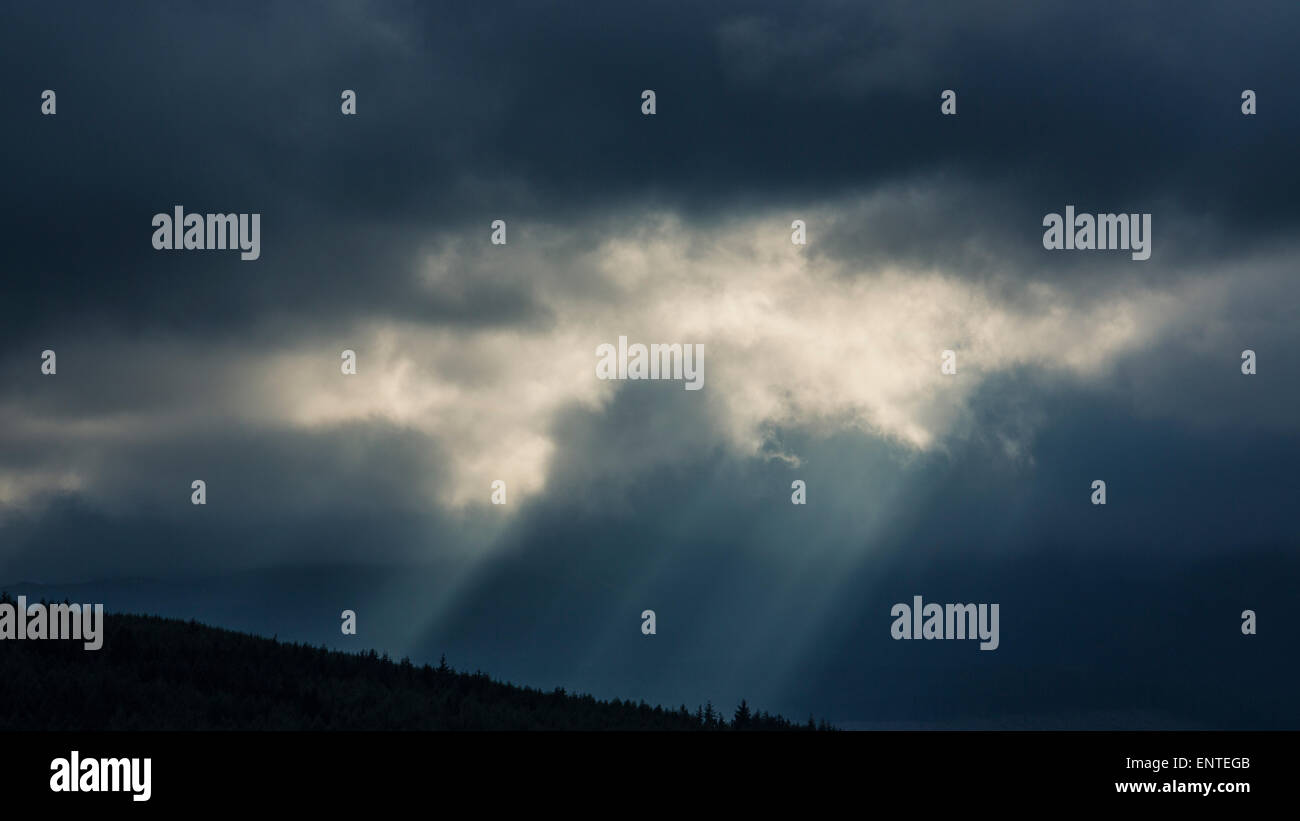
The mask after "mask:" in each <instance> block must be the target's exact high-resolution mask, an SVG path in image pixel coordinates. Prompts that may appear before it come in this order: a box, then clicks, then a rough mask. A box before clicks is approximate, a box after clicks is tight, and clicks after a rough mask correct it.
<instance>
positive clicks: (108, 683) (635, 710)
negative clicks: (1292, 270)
mask: <svg viewBox="0 0 1300 821" xmlns="http://www.w3.org/2000/svg"><path fill="white" fill-rule="evenodd" d="M0 600H3V601H8V602H11V603H12V602H13V599H12V598H10V597H8V596H7V595H6V596H3V597H0ZM104 621H105V624H104V627H103V629H104V631H105V634H104V645H103V648H102V649H100V650H98V651H94V652H90V651H86V650H84V649H83V648H82V644H81V642H79V641H50V640H26V639H24V640H4V641H0V671H3V672H2V674H0V729H5V730H78V731H95V730H800V729H802V730H812V729H829V727H828V725H827V724H826V722H825V721H823V722H821V724H815V723H814V721H813V719H811V718H809V719H808V721H807V722H806V723H794V722H791V721H789V720H787V719H785V718H783V717H781V716H778V715H771V714H769V713H766V712H755V711H753V710H752V709H751V708H750V706H749V705H748V704H747V703H745V702H744V701H742V702H741V703H740V705H739V706H738V707H737V708H736V709H735V711H734V713H733V714H732V716H731V717H730V719H728V718H727V717H726V716H724V715H723V714H722V713H721V712H720V711H718V710H717V709H715V708H714V707H713V705H712V704H711V703H709V704H705V705H703V706H700V707H697V708H696V709H695V710H694V711H691V710H689V709H688V708H687V707H686V705H681V706H680V707H678V708H676V709H672V708H667V709H665V708H664V707H660V706H655V707H651V706H650V705H648V704H646V703H645V702H640V703H635V702H632V701H621V700H619V699H613V700H611V701H602V700H598V699H596V698H593V697H592V696H590V695H570V694H568V693H566V692H565V691H564V689H562V688H557V689H555V690H552V691H549V692H548V691H544V690H540V689H533V688H530V687H518V686H515V685H512V684H505V683H502V682H498V681H494V680H493V679H492V678H491V677H490V676H488V675H487V674H486V673H483V672H477V671H476V672H473V673H467V672H458V671H457V670H454V669H453V668H452V667H451V666H449V665H448V664H447V663H446V660H445V658H444V659H443V661H442V663H441V664H440V665H439V666H437V667H433V666H430V665H427V664H425V665H422V666H416V665H414V664H412V663H411V661H410V660H409V659H402V660H401V661H400V662H394V661H393V660H391V659H389V658H388V656H387V655H384V656H380V655H379V654H377V653H376V652H375V651H373V650H371V651H369V652H364V653H344V652H340V651H337V650H328V649H326V648H325V647H312V646H310V645H306V644H298V643H285V642H280V641H276V640H274V639H267V638H262V637H259V636H252V635H248V634H245V633H236V632H234V631H230V630H223V629H219V628H215V627H209V626H207V625H203V624H199V623H198V622H195V621H189V622H185V621H180V620H177V619H163V618H158V617H156V616H138V615H117V614H110V615H108V616H107V617H106V618H105V620H104Z"/></svg>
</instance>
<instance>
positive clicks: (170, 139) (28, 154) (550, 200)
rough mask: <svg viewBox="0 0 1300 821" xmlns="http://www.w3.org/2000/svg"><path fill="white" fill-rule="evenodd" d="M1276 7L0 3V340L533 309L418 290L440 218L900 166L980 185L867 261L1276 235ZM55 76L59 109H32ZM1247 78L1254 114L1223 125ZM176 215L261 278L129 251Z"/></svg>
mask: <svg viewBox="0 0 1300 821" xmlns="http://www.w3.org/2000/svg"><path fill="white" fill-rule="evenodd" d="M1297 15H1298V13H1297V12H1296V10H1295V9H1293V8H1290V7H1287V6H1277V5H1271V6H1249V5H1248V6H1238V7H1233V8H1225V7H1222V6H1217V5H1212V4H1202V5H1198V6H1196V7H1195V8H1194V9H1192V8H1186V9H1183V10H1181V11H1180V12H1179V13H1178V14H1177V15H1170V14H1166V13H1164V12H1158V11H1156V10H1154V9H1148V8H1142V9H1134V8H1133V7H1131V6H1129V5H1125V4H1106V3H1103V4H1100V5H1094V6H1090V7H1089V8H1088V9H1087V10H1086V11H1085V10H1083V9H1075V8H1073V7H1071V6H1069V5H1065V4H1060V5H1057V4H1050V5H1044V4H1026V5H1022V6H1019V7H1016V8H1015V9H1014V10H1013V9H1008V8H1007V7H1006V6H1005V5H993V6H970V5H969V4H955V3H954V4H947V5H941V6H935V5H927V6H925V7H919V6H916V5H914V4H901V3H891V4H884V5H879V4H873V5H872V6H870V7H867V6H861V7H859V6H856V5H852V4H848V5H845V4H820V5H818V4H814V5H812V6H808V5H800V6H799V7H797V8H796V7H789V6H787V5H785V4H769V5H757V6H756V5H754V4H705V5H701V4H669V5H663V6H656V7H654V8H651V9H646V8H641V7H634V6H624V5H615V6H603V7H594V8H593V7H590V6H587V5H578V4H570V5H561V6H547V7H544V8H543V7H536V6H534V5H532V4H515V5H504V6H503V5H499V4H493V5H489V6H473V7H463V6H457V7H451V6H441V5H439V6H426V5H423V4H414V5H407V4H379V5H373V6H371V5H351V4H334V5H328V6H321V7H319V8H316V9H314V10H313V13H312V14H311V15H304V14H301V13H300V10H299V9H298V8H297V7H295V6H293V5H289V4H284V5H278V4H277V5H270V6H266V5H263V4H246V5H236V6H234V7H231V8H229V9H225V10H223V11H222V12H216V11H213V10H211V9H207V8H205V7H202V6H197V5H177V4H167V5H150V4H142V5H120V4H115V5H112V6H97V5H93V4H87V5H85V6H81V7H78V8H77V13H76V14H71V13H69V14H66V15H60V14H56V13H55V12H54V11H52V10H49V9H46V8H43V7H40V6H18V7H10V8H9V9H7V10H6V12H5V17H6V19H5V26H4V28H5V32H6V34H5V39H6V48H5V49H4V56H3V58H0V59H3V60H4V66H5V72H4V74H5V80H4V85H3V89H4V91H3V100H4V104H5V106H6V107H7V108H8V109H9V110H10V111H11V112H12V113H13V114H14V115H15V116H11V117H10V118H9V119H8V121H7V123H6V128H5V129H4V132H3V136H2V137H0V139H2V140H3V149H4V151H5V153H6V155H7V156H9V157H10V158H11V159H13V160H14V162H12V163H11V171H10V173H9V176H8V186H9V188H10V190H11V191H13V192H14V193H15V194H16V196H14V197H12V198H10V199H9V200H8V204H7V205H6V206H4V207H3V212H0V217H3V219H4V220H5V224H6V229H7V231H8V232H10V235H11V236H12V237H14V238H21V240H20V241H17V242H11V243H10V244H9V246H10V255H9V260H8V263H7V271H6V279H7V281H8V285H9V287H8V289H7V290H8V291H9V294H8V295H9V296H10V298H9V299H7V300H6V301H5V307H4V309H3V310H4V319H5V326H6V332H7V333H14V332H16V331H20V330H23V329H37V328H42V327H45V328H49V327H51V326H56V327H57V326H58V323H59V322H60V321H62V322H67V323H71V322H77V323H80V322H85V321H91V320H93V319H96V318H98V319H100V320H108V321H111V322H113V323H116V324H130V325H132V326H139V325H147V326H152V327H164V328H171V329H180V330H187V331H194V332H202V333H205V334H214V333H220V332H223V331H227V332H228V331H231V330H233V329H236V328H242V327H246V326H248V325H249V324H256V323H257V321H259V320H261V321H263V322H269V321H287V320H288V319H289V318H292V317H304V316H305V317H311V318H312V319H313V320H315V321H341V320H342V319H344V318H346V317H350V316H356V315H357V314H382V315H389V316H396V317H409V318H416V319H423V320H428V321H432V322H449V323H458V322H459V323H473V324H481V323H513V322H520V321H530V318H532V317H534V316H535V313H536V312H537V311H538V310H540V309H539V308H538V306H537V305H536V303H535V301H534V300H533V299H532V298H531V295H530V294H529V292H528V289H527V287H526V286H523V285H520V284H519V283H518V282H517V281H515V280H513V279H511V278H508V277H507V278H505V279H504V280H498V281H495V282H494V281H487V282H476V283H473V284H470V285H467V286H466V291H467V293H466V294H465V295H464V299H462V300H460V301H457V302H452V303H447V302H445V301H439V300H438V299H437V298H436V296H430V295H429V294H427V293H422V292H420V291H419V290H418V289H416V288H415V287H414V286H413V284H412V279H413V276H412V273H413V270H412V269H413V267H414V265H415V257H416V256H417V253H418V250H419V249H420V248H421V247H422V246H423V245H424V244H425V243H426V242H427V240H428V238H429V236H430V235H433V234H437V233H440V232H445V231H457V232H469V233H470V234H471V235H472V236H474V237H479V236H483V237H485V236H486V233H487V225H488V223H489V222H490V221H491V220H492V219H495V218H499V217H500V218H507V219H514V220H520V221H527V220H529V219H535V218H537V217H540V216H543V215H545V216H546V217H547V218H549V219H550V220H551V221H553V222H554V221H564V220H580V219H582V217H583V215H584V214H591V213H595V212H599V211H600V210H602V209H604V208H608V207H609V206H610V205H611V204H624V205H630V204H636V203H651V204H653V203H658V204H663V205H667V206H669V207H673V208H680V209H684V210H685V212H686V213H688V214H690V215H691V216H692V218H694V219H698V220H702V221H704V222H706V223H707V222H709V221H712V220H714V219H716V218H718V217H719V216H720V215H722V214H723V213H728V212H730V213H734V212H735V211H736V210H737V209H739V210H742V211H743V210H745V209H750V208H770V207H772V206H773V205H774V204H779V203H782V202H789V203H792V204H805V205H806V204H812V203H816V202H825V201H827V200H833V199H834V198H835V197H837V196H841V195H847V194H851V193H853V192H861V191H870V190H871V189H872V188H873V187H874V186H877V185H881V184H884V183H900V182H904V181H909V180H920V181H922V182H924V183H925V184H926V185H927V186H930V187H932V188H933V189H934V191H935V192H936V193H938V194H939V195H940V196H942V194H943V193H944V192H945V191H947V190H948V189H949V187H955V188H959V189H962V188H964V189H966V190H970V189H972V188H976V189H978V190H983V191H985V192H986V194H985V197H984V199H983V200H979V199H972V200H970V201H962V204H961V208H962V211H961V212H960V213H949V214H945V213H944V212H943V211H939V212H937V213H936V212H934V211H933V210H930V209H925V208H923V209H922V210H921V212H920V213H919V214H918V213H913V212H910V211H907V210H904V212H903V213H901V214H898V213H895V214H887V215H883V216H882V218H883V219H884V220H885V221H886V222H887V223H889V224H895V223H898V222H909V223H910V224H911V225H913V226H915V225H917V224H918V223H919V222H920V220H919V219H917V217H924V218H926V219H927V222H926V227H924V228H915V227H914V228H912V229H911V230H910V231H903V232H880V231H872V230H871V227H870V226H859V228H864V229H866V233H868V234H870V235H872V236H880V237H886V236H889V235H893V236H895V237H897V238H898V239H897V242H896V243H893V244H889V243H886V244H884V245H881V246H877V247H876V248H875V251H874V252H875V253H876V254H887V253H890V252H901V253H903V254H905V255H906V254H907V253H908V251H907V250H906V249H914V248H916V247H917V245H916V243H914V242H912V240H913V239H920V238H924V239H925V240H926V242H925V243H924V244H925V246H926V247H927V248H934V249H935V250H934V252H933V257H931V258H932V259H933V260H934V261H936V262H942V261H946V260H949V259H952V258H961V257H962V256H963V255H965V254H966V253H967V252H968V251H969V250H970V249H971V248H972V247H976V248H978V247H985V248H990V246H991V247H992V249H995V250H990V253H998V252H1001V251H1006V252H1007V254H1006V258H1008V259H1014V258H1024V257H1025V255H1026V254H1028V255H1029V256H1028V259H1029V260H1030V262H1031V263H1036V264H1038V265H1040V266H1045V265H1047V264H1048V263H1050V264H1051V265H1052V266H1057V265H1062V266H1067V267H1068V266H1070V265H1072V264H1075V263H1076V262H1077V260H1074V259H1069V258H1065V259H1063V258H1062V257H1063V256H1064V257H1068V255H1057V256H1056V257H1053V258H1050V259H1045V258H1044V257H1043V255H1042V254H1041V248H1038V239H1039V237H1040V236H1041V228H1040V227H1039V223H1040V220H1041V218H1042V215H1043V214H1044V213H1047V212H1048V211H1050V210H1059V209H1061V208H1063V207H1064V205H1065V204H1067V203H1074V204H1076V205H1078V206H1079V208H1080V209H1081V210H1084V209H1086V210H1092V211H1108V210H1128V211H1155V212H1156V213H1157V217H1156V226H1157V228H1156V231H1157V237H1156V243H1157V248H1158V249H1159V250H1158V254H1159V256H1160V257H1162V258H1164V259H1166V260H1175V259H1186V258H1187V257H1188V256H1191V255H1194V254H1197V253H1201V254H1205V253H1216V254H1224V253H1235V252H1237V251H1240V250H1242V249H1248V248H1252V247H1254V246H1255V244H1256V243H1259V242H1263V241H1265V240H1266V239H1267V238H1269V237H1278V236H1285V235H1286V233H1287V228H1288V226H1290V225H1292V224H1294V219H1295V216H1296V211H1295V204H1294V203H1295V198H1294V197H1293V196H1292V194H1293V191H1294V189H1295V187H1296V183H1297V182H1298V181H1300V180H1298V179H1297V176H1296V175H1297V171H1296V167H1297V165H1296V163H1294V162H1292V161H1291V156H1292V150H1293V148H1292V146H1293V144H1294V137H1295V135H1296V134H1297V124H1298V123H1300V114H1298V113H1297V112H1300V107H1297V106H1296V105H1290V104H1289V102H1290V101H1292V99H1293V96H1294V92H1293V91H1292V88H1293V86H1294V81H1295V80H1296V79H1300V72H1297V70H1296V68H1297V66H1296V62H1295V57H1294V56H1293V50H1292V49H1291V48H1290V43H1289V39H1288V37H1289V34H1288V32H1289V31H1290V30H1292V29H1293V28H1294V24H1295V23H1296V22H1297V20H1296V17H1297ZM50 87H53V88H55V89H56V90H57V91H58V93H59V95H60V96H59V106H60V108H59V114H58V115H57V117H54V118H43V117H40V116H37V115H36V114H35V112H36V108H37V101H38V94H39V91H40V90H41V89H43V88H50ZM1247 87H1249V88H1253V89H1255V90H1256V91H1257V92H1258V93H1259V95H1260V101H1261V102H1260V106H1261V113H1260V115H1258V116H1257V117H1253V118H1251V117H1242V116H1241V115H1240V113H1239V112H1238V105H1239V100H1238V95H1239V94H1240V91H1241V89H1243V88H1247ZM342 88H353V89H356V90H357V91H358V93H359V95H360V111H361V114H360V115H359V116H358V117H355V118H343V117H342V116H341V115H340V114H339V112H338V95H339V91H340V90H341V89H342ZM643 88H654V89H655V90H656V91H657V92H658V94H659V113H658V114H657V115H656V116H655V117H654V118H647V117H642V116H641V115H640V113H639V94H640V91H641V89H643ZM943 88H955V89H957V90H958V92H959V116H957V117H956V118H941V117H939V115H938V92H939V91H940V90H941V89H943ZM22 111H28V112H29V114H30V116H16V115H17V113H18V112H22ZM176 203H181V204H184V205H186V206H187V207H188V208H191V209H198V210H212V211H223V210H224V211H234V210H240V211H249V212H252V211H257V212H260V213H262V214H263V219H264V224H265V232H266V236H265V239H264V249H265V251H264V256H263V259H262V260H260V261H259V262H257V263H252V264H247V263H245V264H240V263H238V262H236V261H235V259H234V258H233V257H220V256H214V255H205V254H193V255H185V254H163V253H157V252H154V251H153V250H152V249H151V248H150V246H149V245H148V244H147V243H148V241H149V240H148V237H149V236H150V229H149V227H148V226H149V218H150V217H151V216H152V215H153V214H154V213H157V212H159V211H166V210H168V209H170V208H171V206H172V205H174V204H176ZM900 205H901V206H902V207H903V208H904V209H906V208H907V203H906V202H903V203H900ZM638 207H639V206H638ZM1171 215H1176V216H1177V217H1178V218H1179V219H1178V221H1175V220H1173V219H1170V218H1169V217H1170V216H1171ZM930 218H937V219H938V220H939V222H938V223H937V224H934V223H931V222H930V221H929V219H930ZM1180 222H1183V223H1187V227H1183V228H1176V227H1175V226H1176V225H1178V224H1179V223H1180ZM845 230H848V229H845ZM914 233H915V234H917V235H918V236H913V234H914ZM1176 236H1177V237H1178V238H1179V240H1178V242H1177V243H1175V242H1173V240H1174V238H1175V237H1176ZM830 239H831V241H832V243H833V242H834V238H833V237H832V238H830ZM903 240H906V241H907V242H908V244H907V245H906V246H903V245H901V244H900V243H902V242H903ZM832 247H833V246H832ZM1035 248H1038V250H1037V251H1035V250H1034V249H1035ZM1023 249H1028V250H1023ZM913 253H915V252H914V251H913ZM1035 254H1037V256H1036V257H1035V256H1034V255H1035ZM976 256H977V257H978V254H977V255H976Z"/></svg>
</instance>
